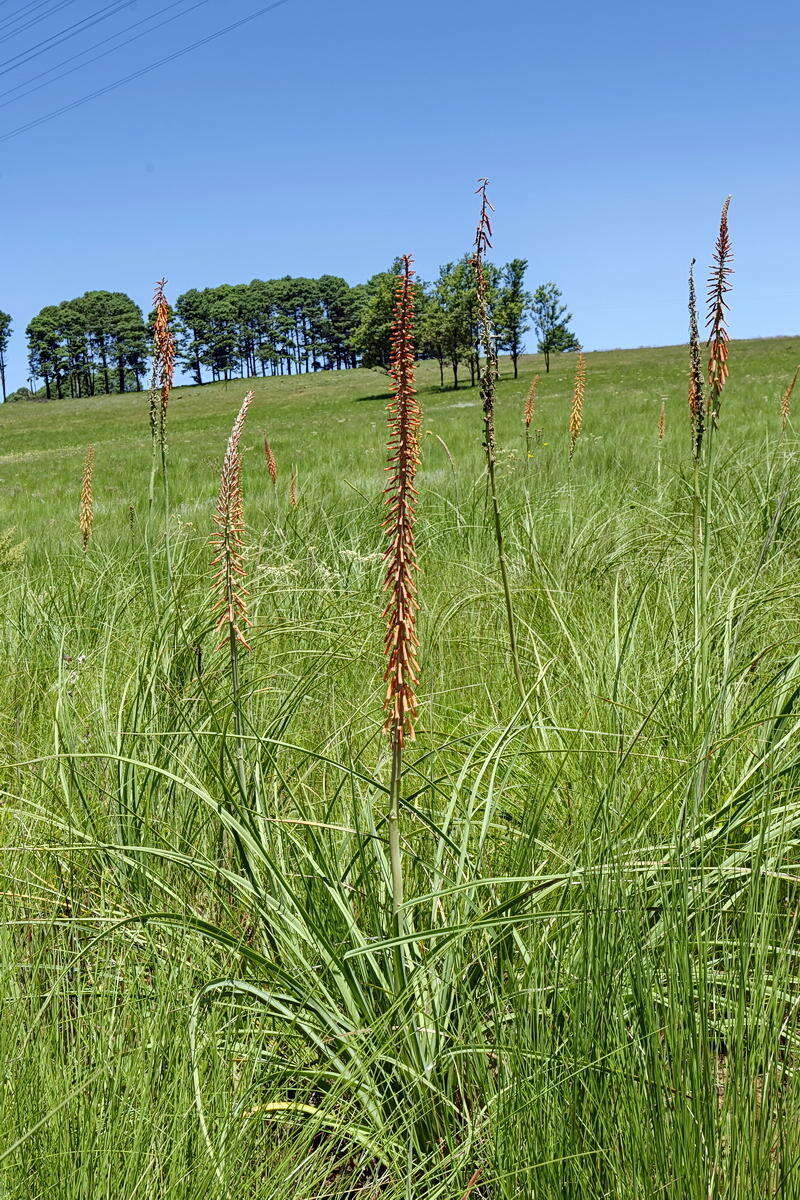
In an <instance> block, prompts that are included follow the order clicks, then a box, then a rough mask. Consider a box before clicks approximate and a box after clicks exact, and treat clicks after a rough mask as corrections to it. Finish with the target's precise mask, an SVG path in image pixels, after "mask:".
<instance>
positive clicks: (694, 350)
mask: <svg viewBox="0 0 800 1200" xmlns="http://www.w3.org/2000/svg"><path fill="white" fill-rule="evenodd" d="M694 263H695V260H694V259H692V261H691V263H690V265H689V418H690V421H691V427H692V455H693V457H694V458H695V459H698V458H699V457H700V451H701V449H702V447H703V433H704V431H705V420H706V411H705V399H704V397H703V368H702V366H701V363H700V335H699V333H698V329H697V295H696V292H695V287H694Z"/></svg>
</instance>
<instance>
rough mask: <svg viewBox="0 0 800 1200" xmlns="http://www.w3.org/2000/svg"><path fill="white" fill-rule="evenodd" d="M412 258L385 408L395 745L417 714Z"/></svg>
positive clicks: (400, 299)
mask: <svg viewBox="0 0 800 1200" xmlns="http://www.w3.org/2000/svg"><path fill="white" fill-rule="evenodd" d="M412 261H413V260H412V258H411V256H410V255H408V254H407V255H405V256H404V257H403V260H402V263H403V267H402V271H401V273H400V274H399V275H398V277H397V284H396V287H395V296H394V315H393V321H392V355H391V363H390V368H389V369H390V372H391V376H392V385H391V386H392V398H391V400H390V401H389V404H388V406H387V410H386V411H387V419H388V430H389V441H388V452H389V462H388V467H387V470H388V472H389V482H388V485H387V487H386V488H385V490H384V495H385V498H386V518H385V520H384V523H383V524H384V529H385V530H386V547H385V549H384V552H383V557H384V561H385V564H386V573H385V577H384V588H385V590H386V591H387V592H388V593H389V596H388V600H387V602H386V607H385V608H384V612H383V615H384V619H385V621H386V635H385V638H384V652H385V655H386V670H385V672H384V681H385V683H386V685H387V686H386V698H385V701H384V708H385V710H386V730H387V733H389V735H390V737H391V739H392V741H393V743H394V744H396V745H397V746H400V747H401V746H402V745H403V741H404V739H405V738H409V739H413V737H414V718H415V716H416V713H417V696H416V685H417V678H418V669H419V668H418V664H417V649H418V647H419V642H418V639H417V628H416V626H417V608H418V604H417V587H416V575H417V552H416V542H415V536H414V524H415V502H416V495H417V493H416V489H415V487H414V479H415V476H416V472H417V467H418V465H419V461H420V438H419V430H420V424H421V421H422V414H421V412H420V407H419V403H418V401H417V396H416V388H415V387H414V289H413V282H412V281H413V269H412Z"/></svg>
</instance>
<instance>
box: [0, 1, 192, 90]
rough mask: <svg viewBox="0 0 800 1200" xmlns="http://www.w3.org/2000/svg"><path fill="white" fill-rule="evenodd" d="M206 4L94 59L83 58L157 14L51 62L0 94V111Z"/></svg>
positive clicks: (178, 2) (169, 6)
mask: <svg viewBox="0 0 800 1200" xmlns="http://www.w3.org/2000/svg"><path fill="white" fill-rule="evenodd" d="M183 3H185V0H173V2H172V3H171V4H168V5H167V6H166V8H163V9H161V12H169V10H170V9H171V8H177V7H178V5H179V4H183ZM208 3H209V0H197V2H196V3H195V4H190V5H189V7H188V8H185V9H184V10H183V11H182V12H179V13H174V14H173V15H172V16H171V17H166V18H165V19H164V20H163V21H158V22H157V23H156V24H155V25H151V26H150V27H149V29H143V30H142V31H141V33H137V34H134V36H133V37H130V38H126V39H125V41H124V42H119V43H118V44H117V45H116V46H111V47H110V48H109V49H108V50H103V51H101V53H100V54H95V55H94V57H93V58H87V59H83V56H84V55H85V54H88V53H90V51H92V50H97V49H98V48H99V47H100V46H107V45H108V43H109V42H113V41H116V39H117V38H118V37H121V36H122V35H123V34H125V33H130V31H131V30H132V29H138V28H139V27H140V26H141V25H146V24H147V23H148V22H149V21H152V20H153V18H154V17H157V16H158V15H159V14H158V13H151V14H150V15H149V16H148V17H142V19H141V20H140V21H134V23H133V24H132V25H127V26H126V27H125V28H124V29H118V30H117V32H116V33H111V34H109V35H108V37H105V38H102V39H101V40H100V41H99V42H95V43H94V45H92V46H87V47H86V48H85V49H84V50H79V51H78V52H77V54H71V55H70V56H69V57H68V58H64V59H62V60H61V62H59V63H54V64H53V65H52V66H50V67H48V68H47V70H46V71H40V72H39V74H38V75H32V76H31V77H30V78H29V79H25V80H23V82H22V83H15V84H14V86H13V87H11V88H8V89H7V90H6V91H5V92H0V100H2V101H3V103H2V104H0V108H7V107H8V105H9V104H15V103H16V101H17V100H22V99H24V97H25V96H30V95H32V94H33V92H38V91H41V89H42V88H44V87H49V85H50V84H51V83H56V82H57V81H58V80H59V79H65V78H66V77H67V75H73V74H74V73H75V71H81V70H83V68H84V67H88V66H89V65H90V63H95V62H98V60H99V59H101V58H105V57H106V56H107V55H109V54H116V52H117V51H118V50H121V49H122V48H123V47H124V46H130V45H131V43H132V42H136V41H138V40H139V38H143V37H146V36H147V35H148V34H149V33H154V32H155V31H156V29H161V28H162V26H164V25H169V23H170V22H171V21H177V20H178V19H179V18H180V17H185V16H186V15H187V14H188V13H190V12H194V10H195V9H196V8H200V7H201V6H202V5H203V4H208ZM79 58H80V59H83V61H82V62H78V63H77V65H76V66H71V65H70V64H71V63H74V62H76V61H77V59H79ZM59 67H67V68H68V70H66V71H62V72H61V73H60V74H58V75H57V74H54V72H56V71H58V69H59ZM39 79H43V80H44V82H43V83H37V82H36V81H37V80H39ZM30 83H33V84H36V86H35V87H28V84H30ZM23 88H27V89H28V90H27V91H22V90H21V89H23ZM13 92H19V93H20V94H19V95H18V96H14V95H12V93H13ZM6 96H10V97H11V99H10V100H6V99H5V97H6Z"/></svg>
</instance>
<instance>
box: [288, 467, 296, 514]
mask: <svg viewBox="0 0 800 1200" xmlns="http://www.w3.org/2000/svg"><path fill="white" fill-rule="evenodd" d="M289 503H290V504H291V506H292V508H297V467H292V473H291V475H290V476H289Z"/></svg>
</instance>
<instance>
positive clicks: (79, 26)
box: [0, 0, 133, 75]
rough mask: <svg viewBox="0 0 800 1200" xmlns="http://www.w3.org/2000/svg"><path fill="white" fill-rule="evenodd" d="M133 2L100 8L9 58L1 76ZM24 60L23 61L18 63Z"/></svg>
mask: <svg viewBox="0 0 800 1200" xmlns="http://www.w3.org/2000/svg"><path fill="white" fill-rule="evenodd" d="M132 3H133V0H119V3H118V4H107V5H106V6H105V8H99V9H97V10H96V11H95V12H93V13H90V14H89V16H88V17H83V18H81V20H80V21H75V22H74V23H73V24H72V25H68V26H67V27H66V29H61V30H59V32H58V33H53V34H51V35H50V37H48V38H45V39H44V41H41V42H37V43H36V44H35V45H34V46H30V47H29V48H28V49H27V50H20V52H19V54H14V55H12V56H11V58H7V59H6V60H5V62H0V67H2V68H4V69H3V70H0V75H7V74H8V73H9V71H16V70H17V69H18V68H19V67H22V66H24V65H25V63H26V62H30V60H31V59H32V58H38V57H39V56H40V55H41V54H46V53H47V52H48V50H52V49H53V48H54V47H55V46H58V45H60V44H61V43H62V42H68V41H69V40H70V39H71V38H74V37H77V36H78V34H79V33H83V32H84V30H85V29H91V28H92V26H93V25H97V24H99V22H100V21H107V20H108V18H109V17H113V16H115V15H116V14H117V13H118V12H121V11H122V9H123V8H130V6H131V4H132ZM18 60H22V61H18Z"/></svg>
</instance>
